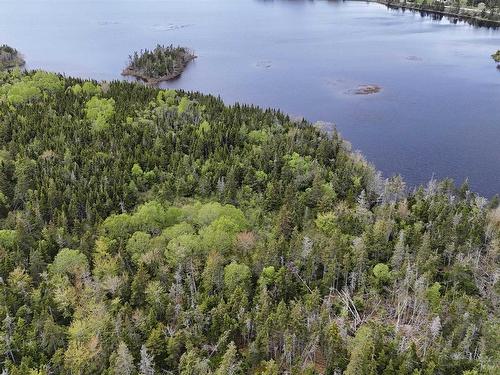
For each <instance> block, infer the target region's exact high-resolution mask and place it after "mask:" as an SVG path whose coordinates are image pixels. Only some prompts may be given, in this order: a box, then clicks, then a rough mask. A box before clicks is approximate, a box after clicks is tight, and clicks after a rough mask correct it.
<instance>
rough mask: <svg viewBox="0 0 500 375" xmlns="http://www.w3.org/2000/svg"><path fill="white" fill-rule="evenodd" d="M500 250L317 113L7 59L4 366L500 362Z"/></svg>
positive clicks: (451, 192) (492, 224)
mask: <svg viewBox="0 0 500 375" xmlns="http://www.w3.org/2000/svg"><path fill="white" fill-rule="evenodd" d="M499 250H500V208H499V200H498V197H494V198H492V199H489V200H488V199H485V198H483V197H480V196H478V195H477V194H475V193H474V192H472V191H470V189H469V187H468V184H467V182H465V183H463V184H462V185H460V186H455V184H454V183H453V181H451V180H443V181H436V180H431V181H429V183H428V184H426V185H425V186H421V187H416V188H410V187H408V186H406V184H405V182H404V181H403V179H402V178H401V177H400V176H394V177H390V178H384V177H383V176H382V175H381V174H380V173H379V172H377V171H376V169H375V168H374V167H373V166H372V165H371V164H370V163H369V162H367V161H366V160H365V158H364V157H363V156H362V155H360V154H359V153H357V152H354V151H353V150H352V149H351V146H350V145H349V143H348V142H347V141H345V140H343V139H342V138H341V136H340V135H339V134H338V133H337V132H333V133H326V132H324V131H323V130H322V129H321V128H320V127H318V126H316V125H314V124H312V123H309V122H307V121H305V120H301V121H297V120H293V119H291V118H290V117H288V116H287V115H285V114H283V113H281V112H279V111H275V110H269V109H267V110H264V109H260V108H257V107H254V106H247V105H241V104H235V105H231V106H228V105H225V104H224V103H223V102H222V100H221V99H220V98H217V97H214V96H209V95H202V94H199V93H186V92H182V91H173V90H160V89H158V88H152V87H148V86H146V85H142V84H137V83H130V82H123V81H115V82H96V81H83V80H81V79H75V78H69V77H64V76H61V75H57V74H53V73H46V72H42V71H37V72H35V71H33V72H31V71H30V72H20V71H19V70H13V71H12V72H0V322H1V325H0V348H1V350H0V353H1V357H0V371H3V372H2V374H9V375H26V374H28V375H49V374H67V375H86V374H107V375H118V374H121V375H138V374H142V375H154V374H180V375H207V374H213V375H225V374H231V375H237V374H262V375H277V374H308V375H320V374H322V375H327V374H328V375H334V374H346V375H372V374H383V375H430V374H457V375H479V374H498V373H499V371H500V351H499V348H500V329H499V327H500V325H499V323H500V322H499V319H500V315H499V290H500V288H499V286H500V285H499V277H498V276H499V267H498V266H499V262H498V261H499Z"/></svg>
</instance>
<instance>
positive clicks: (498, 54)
mask: <svg viewBox="0 0 500 375" xmlns="http://www.w3.org/2000/svg"><path fill="white" fill-rule="evenodd" d="M491 58H492V59H493V60H495V62H496V63H499V64H498V65H497V69H499V70H500V49H499V50H498V51H496V52H495V53H494V54H493V55H491Z"/></svg>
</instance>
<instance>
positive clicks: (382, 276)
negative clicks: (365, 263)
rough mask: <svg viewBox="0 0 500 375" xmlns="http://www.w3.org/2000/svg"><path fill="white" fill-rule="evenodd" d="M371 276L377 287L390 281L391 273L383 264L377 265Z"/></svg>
mask: <svg viewBox="0 0 500 375" xmlns="http://www.w3.org/2000/svg"><path fill="white" fill-rule="evenodd" d="M373 276H374V277H375V282H376V283H377V285H384V284H386V283H387V282H388V281H389V280H391V271H390V270H389V266H388V265H387V264H385V263H378V264H376V265H375V266H374V267H373Z"/></svg>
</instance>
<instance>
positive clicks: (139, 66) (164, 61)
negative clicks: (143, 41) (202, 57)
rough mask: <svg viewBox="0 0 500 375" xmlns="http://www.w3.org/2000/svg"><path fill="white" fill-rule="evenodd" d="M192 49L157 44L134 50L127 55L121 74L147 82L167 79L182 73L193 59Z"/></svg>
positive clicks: (153, 82) (158, 81) (154, 82)
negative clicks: (153, 46) (150, 47)
mask: <svg viewBox="0 0 500 375" xmlns="http://www.w3.org/2000/svg"><path fill="white" fill-rule="evenodd" d="M195 58H196V56H195V55H194V54H193V52H192V51H190V50H189V49H187V48H185V47H174V46H173V45H170V46H167V47H165V46H162V45H157V46H156V48H155V49H153V50H152V51H149V50H147V49H146V50H144V51H142V50H141V51H140V53H138V52H134V54H133V55H131V56H129V65H128V66H127V67H126V68H125V69H124V70H123V72H122V75H124V76H133V77H135V78H138V79H141V80H143V81H145V82H147V83H149V84H158V83H160V82H162V81H169V80H171V79H174V78H176V77H178V76H180V75H181V74H182V72H183V71H184V69H185V68H186V66H187V65H188V63H189V62H190V61H191V60H193V59H195Z"/></svg>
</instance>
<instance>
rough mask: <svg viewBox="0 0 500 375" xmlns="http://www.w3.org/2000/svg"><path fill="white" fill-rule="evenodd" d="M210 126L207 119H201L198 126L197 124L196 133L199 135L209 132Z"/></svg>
mask: <svg viewBox="0 0 500 375" xmlns="http://www.w3.org/2000/svg"><path fill="white" fill-rule="evenodd" d="M210 129H211V126H210V124H209V122H208V121H206V120H205V121H203V122H202V123H201V124H200V126H198V129H197V131H196V134H198V136H199V137H201V136H203V135H204V134H207V133H210Z"/></svg>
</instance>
